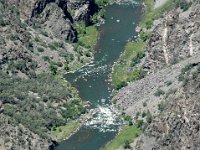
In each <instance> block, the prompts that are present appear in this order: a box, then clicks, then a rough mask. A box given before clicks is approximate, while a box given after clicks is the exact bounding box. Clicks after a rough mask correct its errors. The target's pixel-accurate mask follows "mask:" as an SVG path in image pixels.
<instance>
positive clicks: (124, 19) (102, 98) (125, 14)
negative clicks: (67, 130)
mask: <svg viewBox="0 0 200 150" xmlns="http://www.w3.org/2000/svg"><path fill="white" fill-rule="evenodd" d="M105 9H106V13H105V20H106V21H105V24H103V25H101V26H100V27H98V31H99V33H100V36H99V37H100V38H99V39H98V42H97V44H96V46H95V48H94V49H95V55H94V62H93V63H91V64H89V65H87V66H85V67H83V68H81V69H79V70H78V71H76V72H75V73H69V74H67V75H65V78H66V79H67V80H68V81H70V82H71V83H72V85H73V86H74V87H76V88H77V89H78V90H79V94H80V97H81V98H82V99H84V100H87V101H90V103H91V104H92V107H93V108H98V111H97V112H98V113H97V114H96V115H95V116H94V118H93V119H91V120H89V121H88V122H87V123H86V124H85V125H84V126H82V127H81V129H80V130H79V131H78V132H77V133H75V134H74V135H72V136H71V137H70V138H69V139H68V140H66V141H63V142H61V143H59V145H58V146H57V147H56V148H55V149H56V150H99V149H100V148H102V147H103V146H104V145H105V144H106V143H107V142H109V141H110V140H112V139H113V138H114V136H115V135H116V133H117V129H118V126H119V124H118V122H120V121H119V120H117V116H118V114H117V113H116V111H115V110H113V108H111V107H110V105H109V104H110V100H111V99H112V96H111V92H112V86H111V83H110V80H109V75H110V73H111V69H112V65H113V64H114V62H115V61H116V60H117V59H118V58H119V56H120V54H121V53H122V52H123V48H124V46H125V44H126V42H127V40H128V39H135V38H136V36H137V33H136V32H135V28H136V26H137V24H138V22H139V20H140V18H141V16H142V15H141V14H142V7H141V4H136V3H133V4H129V5H117V4H114V5H110V6H107V7H106V8H105Z"/></svg>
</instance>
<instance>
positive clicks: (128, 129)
mask: <svg viewBox="0 0 200 150" xmlns="http://www.w3.org/2000/svg"><path fill="white" fill-rule="evenodd" d="M139 134H140V129H139V128H137V127H134V126H125V127H123V128H122V130H121V131H120V132H119V134H118V135H117V136H116V137H115V139H114V140H112V141H111V142H110V143H108V144H107V145H106V146H105V148H103V150H116V149H119V148H121V147H122V146H123V148H124V149H126V148H130V145H129V143H132V142H133V140H134V138H136V137H138V136H139Z"/></svg>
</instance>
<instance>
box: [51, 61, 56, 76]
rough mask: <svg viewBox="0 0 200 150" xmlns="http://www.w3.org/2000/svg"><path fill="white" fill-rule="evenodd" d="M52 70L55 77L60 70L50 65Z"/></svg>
mask: <svg viewBox="0 0 200 150" xmlns="http://www.w3.org/2000/svg"><path fill="white" fill-rule="evenodd" d="M50 70H51V73H52V74H53V75H56V74H57V71H58V68H57V67H56V66H55V65H54V64H50Z"/></svg>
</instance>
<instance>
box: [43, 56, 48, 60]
mask: <svg viewBox="0 0 200 150" xmlns="http://www.w3.org/2000/svg"><path fill="white" fill-rule="evenodd" d="M42 59H43V60H44V61H50V58H49V56H42Z"/></svg>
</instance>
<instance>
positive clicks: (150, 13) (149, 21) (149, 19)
mask: <svg viewBox="0 0 200 150" xmlns="http://www.w3.org/2000/svg"><path fill="white" fill-rule="evenodd" d="M181 3H182V0H168V1H167V2H166V3H165V4H164V5H162V6H160V7H158V8H156V9H154V0H145V5H146V13H145V14H144V17H143V19H142V21H141V22H140V26H141V27H142V28H147V29H150V28H151V27H152V25H153V21H154V20H155V19H158V18H159V17H161V16H162V15H163V13H164V12H166V11H169V10H171V9H172V8H175V7H178V6H180V5H181Z"/></svg>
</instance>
